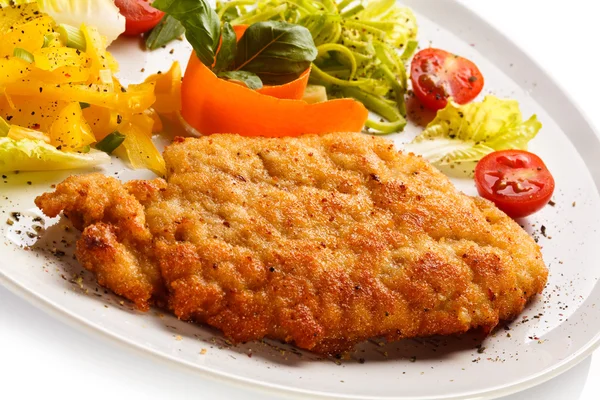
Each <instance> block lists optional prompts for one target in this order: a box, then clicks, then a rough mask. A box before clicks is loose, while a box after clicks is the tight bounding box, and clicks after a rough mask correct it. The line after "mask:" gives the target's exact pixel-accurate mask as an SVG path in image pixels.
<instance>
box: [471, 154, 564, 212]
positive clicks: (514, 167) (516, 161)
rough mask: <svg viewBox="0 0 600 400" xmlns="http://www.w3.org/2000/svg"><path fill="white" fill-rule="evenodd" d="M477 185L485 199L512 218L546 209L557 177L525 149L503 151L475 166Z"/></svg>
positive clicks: (485, 158)
mask: <svg viewBox="0 0 600 400" xmlns="http://www.w3.org/2000/svg"><path fill="white" fill-rule="evenodd" d="M475 184H476V185H477V191H478V192H479V195H480V196H481V197H483V198H486V199H488V200H491V201H493V202H494V203H495V204H496V206H497V207H498V208H499V209H501V210H502V211H504V212H505V213H506V214H507V215H508V216H510V217H512V218H522V217H526V216H528V215H531V214H533V213H534V212H536V211H539V210H540V209H542V208H543V207H544V206H545V205H546V204H547V203H548V201H550V198H551V197H552V193H554V178H553V177H552V174H551V173H550V171H549V170H548V168H547V167H546V165H545V164H544V162H543V161H542V159H541V158H539V157H538V156H536V155H535V154H533V153H530V152H528V151H524V150H501V151H496V152H494V153H491V154H488V155H487V156H485V157H483V158H482V159H481V160H480V161H479V163H478V164H477V166H476V167H475Z"/></svg>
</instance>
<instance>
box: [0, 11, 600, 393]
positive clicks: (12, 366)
mask: <svg viewBox="0 0 600 400" xmlns="http://www.w3.org/2000/svg"><path fill="white" fill-rule="evenodd" d="M439 1H444V0H439ZM460 1H461V2H463V3H464V4H466V5H468V6H469V7H471V8H472V9H473V10H474V11H476V12H477V13H479V14H480V15H481V16H482V17H483V18H485V19H486V20H488V21H489V22H490V23H491V24H493V25H495V26H496V27H498V28H499V29H500V30H501V31H502V32H504V33H505V34H506V35H507V36H508V37H510V38H511V39H512V40H513V41H514V42H516V43H517V44H518V45H519V46H520V47H521V48H523V49H524V50H525V52H527V53H529V54H530V55H531V56H532V57H533V58H534V59H535V60H537V61H538V63H540V64H541V65H542V66H543V67H544V68H545V69H546V70H547V71H548V72H550V74H551V75H553V76H554V77H555V78H556V80H558V81H559V83H560V84H561V85H562V87H563V88H564V89H565V90H566V91H567V92H569V93H570V94H571V96H572V97H573V98H574V100H575V102H576V103H578V104H579V106H580V107H581V108H582V109H583V110H584V112H585V114H587V115H588V117H589V118H590V119H591V120H592V122H593V123H594V125H595V126H596V127H599V128H600V110H599V108H600V76H599V73H598V71H599V70H600V65H599V63H600V43H599V42H600V20H599V19H598V18H597V16H598V11H600V4H599V3H600V2H598V0H570V1H564V0H561V1H558V0H496V1H492V0H460ZM449 18H451V16H449ZM599 392H600V352H596V354H595V355H593V356H592V357H589V358H588V359H586V360H585V361H584V362H582V363H581V364H579V365H578V366H576V367H574V368H573V369H571V370H570V371H568V372H567V373H565V374H563V375H561V376H559V377H557V378H555V379H553V380H551V381H549V382H547V383H545V384H542V385H541V386H538V387H536V388H533V389H529V390H527V391H526V392H523V393H520V394H517V395H513V396H509V397H506V398H504V399H503V400H525V399H544V400H559V399H560V400H592V399H594V400H596V399H598V398H599V397H598V393H599ZM48 397H49V398H55V397H57V398H63V399H75V398H77V399H81V398H85V399H109V398H112V399H115V398H117V399H121V398H128V399H141V398H144V399H158V398H161V399H188V398H190V399H191V398H194V399H211V400H212V399H222V398H223V399H224V398H227V399H232V398H240V399H241V398H244V399H261V400H268V399H271V397H269V396H268V395H266V394H264V393H247V392H245V391H244V389H243V388H238V387H229V386H224V385H223V384H221V383H217V382H212V381H205V380H204V379H203V378H201V377H200V376H198V375H196V374H193V373H191V372H188V371H186V370H181V369H179V368H177V367H173V366H171V365H167V364H163V363H161V362H157V361H155V360H154V359H151V358H148V357H147V356H145V355H142V354H139V353H136V352H134V351H133V350H129V349H128V348H125V347H123V346H121V345H118V344H115V343H111V342H108V341H105V340H104V339H97V338H96V337H90V336H88V335H86V334H85V333H83V332H81V331H79V330H77V329H74V328H72V327H70V326H67V325H65V324H63V323H62V322H59V321H57V320H54V319H53V318H51V317H49V316H47V315H46V314H44V313H43V312H41V311H39V310H37V309H36V308H34V307H33V306H31V305H29V304H28V303H26V302H25V301H23V300H21V299H20V298H18V297H16V296H15V295H13V294H11V293H9V292H8V291H7V290H6V289H4V288H1V287H0V398H1V399H11V400H12V399H22V398H23V399H24V398H27V399H28V398H37V399H45V398H48Z"/></svg>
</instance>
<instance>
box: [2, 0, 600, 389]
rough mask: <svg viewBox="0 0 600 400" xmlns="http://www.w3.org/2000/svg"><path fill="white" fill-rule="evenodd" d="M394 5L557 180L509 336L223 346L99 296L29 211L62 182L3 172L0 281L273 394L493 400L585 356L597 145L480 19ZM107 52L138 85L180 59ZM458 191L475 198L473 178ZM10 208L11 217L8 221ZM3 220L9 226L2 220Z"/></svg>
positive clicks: (593, 274)
mask: <svg viewBox="0 0 600 400" xmlns="http://www.w3.org/2000/svg"><path fill="white" fill-rule="evenodd" d="M405 3H406V4H407V5H409V6H411V7H412V8H413V9H414V10H415V11H416V12H417V14H418V21H419V25H420V35H419V36H420V37H419V38H420V42H421V45H422V46H428V44H429V43H432V44H433V45H434V46H436V47H441V48H444V49H447V50H450V51H453V52H456V53H458V54H461V55H464V56H466V57H468V58H470V59H472V60H474V61H475V62H476V63H477V65H478V66H479V67H480V69H481V70H482V72H483V74H484V75H485V77H486V88H485V90H484V92H485V93H484V94H487V93H493V94H495V95H497V96H499V97H511V98H515V99H517V100H519V102H520V104H521V106H522V110H523V112H524V114H525V116H529V115H530V114H532V113H536V114H537V115H538V117H539V119H540V120H541V121H542V122H543V123H544V128H543V130H542V131H541V132H540V134H539V136H538V138H536V139H535V140H534V141H533V142H532V144H531V150H532V151H534V152H535V153H537V154H539V155H540V156H541V157H542V158H543V159H544V160H545V162H546V163H547V165H548V167H549V168H550V170H551V171H552V172H553V174H554V177H555V179H556V184H557V190H556V193H555V196H554V199H553V200H554V202H555V203H556V204H555V206H554V207H550V206H548V207H546V208H545V209H544V210H543V211H542V212H540V213H538V214H536V215H535V216H533V217H532V218H530V219H528V220H526V221H523V224H524V226H525V228H526V229H527V230H528V231H529V232H530V233H531V234H532V235H534V236H535V237H536V238H537V239H538V240H539V243H540V245H541V246H542V247H543V253H544V258H545V260H546V263H547V264H548V266H549V268H550V279H549V283H548V286H547V288H546V290H545V292H544V294H543V295H542V296H539V298H538V299H537V300H536V301H535V302H533V303H532V304H531V305H529V306H528V308H527V309H526V310H525V311H524V313H523V314H522V316H520V317H519V319H518V320H517V321H515V322H513V323H511V324H510V325H508V326H507V327H506V329H509V330H506V329H505V328H504V327H500V328H499V329H498V330H497V331H496V332H495V333H494V334H493V335H492V336H491V337H489V338H487V339H485V340H484V341H483V343H480V342H479V339H478V338H477V337H475V336H472V335H466V336H463V337H458V338H432V339H425V340H405V341H402V342H399V343H391V344H380V343H378V342H377V341H372V342H367V343H365V344H363V345H361V346H360V347H359V349H358V350H357V351H356V352H355V353H353V354H352V357H351V358H350V359H348V360H335V359H322V358H319V357H317V356H315V355H312V354H309V353H305V352H301V351H298V350H296V349H295V348H293V347H291V346H286V345H281V344H278V343H274V342H268V341H267V342H261V343H256V342H254V343H248V344H245V345H239V346H231V345H230V344H229V343H227V342H226V341H225V340H224V339H223V338H222V336H221V335H220V333H219V332H217V331H215V330H212V329H210V328H207V327H202V326H195V325H191V324H188V323H184V322H181V321H178V320H177V319H175V318H174V317H171V316H168V315H162V313H160V312H159V311H151V312H149V313H147V314H142V313H139V312H137V311H135V310H133V308H132V307H131V305H130V304H129V303H127V302H123V301H122V299H120V298H118V297H116V296H114V295H111V294H109V293H107V292H105V291H104V289H102V288H99V287H97V285H96V284H95V279H94V277H93V276H92V275H91V274H90V273H88V272H85V271H83V270H82V269H81V268H80V267H79V266H78V264H77V262H76V261H74V259H73V257H72V250H73V244H74V240H75V239H76V235H75V233H74V232H73V230H72V229H70V230H69V231H65V227H67V226H68V225H67V223H66V222H65V221H57V220H47V219H41V220H40V219H39V218H38V217H40V216H41V214H40V212H39V210H37V209H36V208H35V206H34V205H33V199H34V197H35V196H36V195H38V194H40V193H42V192H44V191H47V190H49V189H50V185H51V184H53V183H56V182H58V181H60V180H62V179H63V178H65V177H66V176H67V175H68V173H52V174H50V173H44V174H41V173H37V174H25V173H21V174H16V175H15V174H9V175H8V176H7V177H6V178H3V179H2V180H0V237H1V238H2V239H0V281H1V282H2V283H3V284H4V285H6V286H7V287H9V288H10V289H12V290H13V291H14V292H16V293H18V294H20V295H22V296H24V297H25V298H27V299H28V300H30V301H32V302H34V303H35V304H37V305H39V306H40V307H42V308H44V309H46V310H48V311H50V312H52V313H53V314H54V315H57V316H59V317H62V318H63V319H65V320H67V321H69V322H72V323H75V324H76V325H78V326H81V327H85V328H88V330H89V331H90V332H96V333H98V332H100V333H102V334H104V335H105V336H107V337H110V338H113V339H118V340H120V341H122V342H125V343H128V344H129V345H131V346H134V347H136V348H138V349H140V350H143V351H144V352H147V353H150V354H153V355H157V356H160V357H162V358H163V359H166V360H170V361H172V362H176V363H179V364H182V365H185V366H187V367H189V368H193V369H195V370H197V371H198V372H199V373H202V374H204V375H205V376H210V377H213V378H220V379H222V380H224V381H226V382H228V383H238V384H245V385H247V386H248V387H249V388H263V389H267V390H270V391H273V392H275V393H281V394H282V395H283V394H284V393H287V394H288V395H290V396H300V397H301V396H309V397H311V398H317V397H336V398H368V399H391V398H395V399H456V398H478V399H479V398H493V397H498V396H501V395H506V394H509V393H512V392H515V391H518V390H522V389H525V388H527V387H529V386H532V385H534V384H536V383H539V382H542V381H544V380H546V379H549V378H551V377H552V376H554V375H556V374H558V373H560V372H561V371H564V370H566V369H567V368H568V367H570V366H573V365H574V364H575V363H577V362H578V361H580V360H582V359H583V358H584V357H585V356H586V355H587V354H589V353H590V352H591V351H592V350H593V348H594V347H595V346H596V344H597V343H598V340H599V339H600V335H599V333H600V318H598V310H597V307H596V303H598V304H600V285H598V284H597V281H598V278H599V277H600V269H599V268H597V266H596V261H597V260H598V259H600V246H598V243H600V232H599V231H598V226H600V225H599V224H600V198H599V194H598V189H597V187H598V186H600V161H598V160H600V142H599V140H598V138H597V136H596V135H595V134H594V132H593V130H592V128H591V127H590V126H589V124H588V123H587V122H586V121H585V119H584V118H583V117H582V115H581V113H580V112H579V111H578V110H577V109H576V108H575V107H574V106H573V104H572V103H571V101H570V100H569V99H568V98H567V97H566V96H565V94H564V93H563V92H562V91H561V90H560V89H559V88H558V87H557V85H556V84H555V83H553V82H552V81H551V80H550V79H549V78H548V77H547V75H546V74H545V73H544V72H543V71H542V70H541V69H540V68H539V67H538V66H536V65H535V64H534V63H533V62H532V61H531V60H529V58H527V56H526V55H524V54H523V53H522V52H521V51H520V50H518V49H517V48H516V47H515V46H514V45H513V44H511V43H510V42H508V41H507V40H506V39H505V38H504V37H503V36H502V35H500V34H499V33H498V32H496V31H495V30H494V29H493V28H491V27H490V26H488V25H487V24H486V23H484V22H483V21H481V20H480V19H479V18H478V17H476V16H475V15H473V14H472V13H470V12H469V11H468V10H466V9H465V8H463V7H462V6H461V5H459V4H458V3H456V2H454V1H436V0H411V1H406V2H405ZM172 48H174V52H173V54H170V50H171V49H172ZM111 50H112V51H113V53H114V54H115V55H116V56H117V58H118V59H119V61H120V64H121V71H122V72H121V77H122V78H123V80H125V81H126V82H127V81H130V82H131V81H139V80H140V79H141V78H142V75H143V74H142V73H141V70H142V69H145V71H146V72H145V73H146V74H147V73H152V72H155V71H157V70H166V69H167V68H168V67H169V65H170V63H171V60H173V59H179V60H180V61H182V62H185V60H186V59H187V57H188V55H189V52H190V49H189V47H188V46H187V44H185V43H183V42H179V43H176V44H175V45H171V46H169V47H168V48H167V49H164V50H160V51H157V52H154V53H144V52H142V51H141V50H139V43H138V42H136V41H129V42H121V43H118V44H117V45H115V46H114V48H112V49H111ZM417 132H418V128H416V127H414V126H411V127H409V128H408V129H407V131H406V132H405V133H403V134H401V135H394V136H393V137H392V136H390V138H393V139H394V140H395V141H396V143H397V144H398V146H399V147H401V146H402V143H403V142H406V141H408V140H410V139H412V137H414V135H415V134H416V133H417ZM105 172H106V173H107V174H111V175H113V174H114V175H116V176H118V177H119V178H121V179H123V180H127V179H131V178H146V177H151V174H149V173H148V172H139V171H137V172H134V171H131V170H129V169H127V168H126V167H125V166H124V165H123V164H122V163H121V162H120V161H115V162H114V163H113V164H112V165H111V166H110V167H108V168H107V169H105ZM3 181H5V182H6V183H3ZM28 182H31V184H27V183H28ZM455 182H456V184H457V185H458V186H459V187H460V188H461V189H462V190H464V191H465V192H467V193H469V194H475V190H474V187H473V183H472V181H471V180H468V179H465V180H459V179H456V180H455ZM14 212H20V213H21V215H20V217H19V218H18V219H19V220H18V221H17V220H16V218H14V216H13V215H12V213H14ZM8 219H11V220H12V221H13V225H8V224H6V223H5V221H6V220H8ZM35 226H38V228H35ZM542 226H543V227H544V228H542ZM36 229H37V230H36ZM542 229H543V230H544V232H545V234H542ZM24 245H25V246H29V247H27V249H23V248H22V247H21V246H24ZM478 345H480V347H476V346H478ZM363 360H364V363H363Z"/></svg>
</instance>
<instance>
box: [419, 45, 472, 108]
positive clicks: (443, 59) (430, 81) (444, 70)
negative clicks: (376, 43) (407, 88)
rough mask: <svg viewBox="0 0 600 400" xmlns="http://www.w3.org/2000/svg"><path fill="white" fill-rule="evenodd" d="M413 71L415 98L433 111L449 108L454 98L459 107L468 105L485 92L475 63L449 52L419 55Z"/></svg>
mask: <svg viewBox="0 0 600 400" xmlns="http://www.w3.org/2000/svg"><path fill="white" fill-rule="evenodd" d="M410 70H411V71H410V79H411V81H412V86H413V92H414V93H415V96H417V98H418V99H419V100H420V101H421V103H422V104H423V105H424V106H425V107H427V108H429V109H431V110H441V109H442V108H444V107H446V104H447V103H448V99H449V98H450V97H452V98H453V99H454V101H455V102H457V103H458V104H466V103H468V102H470V101H471V100H473V99H474V98H475V97H477V95H478V94H479V93H480V92H481V89H483V83H484V80H483V75H482V74H481V72H480V71H479V68H477V66H476V65H475V64H474V63H473V62H472V61H470V60H467V59H466V58H464V57H460V56H457V55H455V54H452V53H449V52H447V51H445V50H440V49H433V48H429V49H424V50H421V51H419V52H418V53H417V54H415V57H414V58H413V61H412V64H411V68H410Z"/></svg>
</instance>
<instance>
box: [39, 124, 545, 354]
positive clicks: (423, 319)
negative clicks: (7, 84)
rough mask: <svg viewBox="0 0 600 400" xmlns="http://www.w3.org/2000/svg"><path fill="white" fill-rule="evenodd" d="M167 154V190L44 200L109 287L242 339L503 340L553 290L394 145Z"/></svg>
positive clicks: (288, 142) (212, 144)
mask: <svg viewBox="0 0 600 400" xmlns="http://www.w3.org/2000/svg"><path fill="white" fill-rule="evenodd" d="M164 156H165V160H166V163H167V170H168V176H167V179H166V181H165V180H162V179H156V180H153V181H132V182H128V183H126V184H121V183H120V182H119V181H117V180H116V179H113V178H110V177H106V176H103V175H100V174H92V175H86V176H76V177H71V178H68V179H67V180H66V181H64V182H63V183H61V184H59V185H58V186H57V188H56V191H55V192H53V193H47V194H44V195H42V196H40V197H39V198H38V199H37V200H36V204H37V205H38V206H39V207H40V208H41V209H42V210H43V211H44V212H45V213H46V214H47V215H49V216H56V215H58V214H59V213H60V212H61V210H62V211H64V213H65V215H67V216H68V217H69V218H71V219H72V220H73V221H74V223H75V226H77V227H78V228H80V229H83V235H82V238H81V239H80V240H79V243H78V246H77V257H78V259H79V260H80V261H81V262H82V264H83V265H84V266H85V267H86V268H88V269H90V270H91V271H94V272H95V273H96V274H97V276H98V281H99V282H100V284H102V285H104V286H106V287H108V288H110V289H112V290H113V291H115V292H116V293H118V294H121V295H123V296H125V297H127V298H129V299H131V300H132V301H134V302H135V303H136V305H137V306H138V307H139V308H140V309H143V310H145V309H147V308H148V306H149V304H151V303H152V302H155V301H157V300H158V301H162V300H164V299H168V307H170V309H172V310H173V312H174V313H175V314H176V315H177V316H178V317H179V318H182V319H186V320H194V321H197V322H202V323H207V324H209V325H212V326H214V327H217V328H219V329H221V330H222V331H223V332H224V334H225V335H226V336H227V337H229V338H230V339H232V340H234V341H249V340H253V339H260V338H263V337H269V338H275V339H281V340H285V341H287V342H294V343H295V344H296V345H297V346H299V347H301V348H305V349H309V350H313V351H316V352H321V353H335V352H340V351H344V350H348V349H350V348H352V346H353V345H354V344H356V343H358V342H360V341H362V340H365V339H367V338H370V337H375V336H385V337H387V338H388V339H389V340H396V339H400V338H408V337H415V336H429V335H434V334H441V335H447V334H455V333H461V332H466V331H467V330H469V329H473V328H483V329H484V330H485V331H490V330H491V329H492V328H493V327H494V326H495V325H496V324H498V321H499V320H501V319H502V320H506V319H511V318H514V317H515V316H516V315H517V314H519V313H520V312H521V311H522V310H523V307H524V306H525V304H526V302H527V301H528V299H529V298H531V297H532V296H533V295H535V294H536V293H538V292H540V291H541V290H542V289H543V287H544V285H545V283H546V278H547V269H546V267H545V265H544V263H543V261H542V256H541V253H540V250H539V247H538V246H537V245H536V243H535V242H534V241H533V240H532V239H531V238H530V237H529V236H528V235H527V233H526V232H525V231H523V229H521V228H520V227H519V225H517V223H515V222H514V221H513V220H512V219H510V218H509V217H507V216H506V215H505V214H504V213H502V212H501V211H499V210H498V209H497V208H496V207H495V206H494V205H493V204H492V203H490V202H488V201H486V200H483V199H480V198H472V197H469V196H466V195H464V194H462V193H461V192H459V191H458V190H457V189H456V188H455V187H454V186H453V185H452V183H451V182H450V181H449V180H448V179H447V178H446V177H445V176H444V175H442V174H441V173H440V172H439V171H437V170H436V169H435V168H433V167H432V166H431V165H430V164H429V163H428V162H426V161H425V160H423V159H422V158H420V157H417V156H414V155H410V154H402V153H399V152H398V151H397V150H395V149H394V146H393V145H392V143H391V142H389V141H387V140H384V139H381V138H376V137H371V136H367V135H363V134H329V135H324V136H304V137H300V138H283V139H268V138H247V137H241V136H237V135H213V136H209V137H203V138H199V139H185V140H183V139H181V140H176V142H175V143H173V144H172V145H171V146H169V147H168V148H167V149H166V150H165V153H164Z"/></svg>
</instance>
